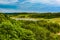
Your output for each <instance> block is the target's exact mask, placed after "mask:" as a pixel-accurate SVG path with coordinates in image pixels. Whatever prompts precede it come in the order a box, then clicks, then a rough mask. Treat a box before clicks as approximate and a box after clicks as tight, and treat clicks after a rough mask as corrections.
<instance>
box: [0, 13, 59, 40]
mask: <svg viewBox="0 0 60 40" xmlns="http://www.w3.org/2000/svg"><path fill="white" fill-rule="evenodd" d="M57 14H59V13H57ZM57 14H39V15H40V16H39V15H38V14H21V15H24V17H26V18H44V19H52V18H59V17H60V16H57ZM19 15H20V14H17V15H16V14H2V13H1V14H0V40H60V35H58V33H59V32H60V24H58V23H53V22H49V20H44V19H43V20H38V21H27V20H14V19H11V18H10V17H16V18H19V17H20V16H19ZM42 15H44V16H42ZM46 15H47V16H46ZM49 15H50V16H49ZM51 15H52V16H51ZM53 16H54V17H53ZM24 17H22V18H24Z"/></svg>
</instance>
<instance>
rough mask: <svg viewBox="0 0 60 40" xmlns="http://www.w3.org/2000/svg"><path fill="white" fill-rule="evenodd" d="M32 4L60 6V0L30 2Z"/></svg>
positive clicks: (33, 0)
mask: <svg viewBox="0 0 60 40" xmlns="http://www.w3.org/2000/svg"><path fill="white" fill-rule="evenodd" d="M29 2H31V3H42V4H48V5H60V0H29Z"/></svg>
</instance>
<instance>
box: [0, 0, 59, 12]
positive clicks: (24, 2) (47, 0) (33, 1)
mask: <svg viewBox="0 0 60 40" xmlns="http://www.w3.org/2000/svg"><path fill="white" fill-rule="evenodd" d="M0 12H60V0H0Z"/></svg>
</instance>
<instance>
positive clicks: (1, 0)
mask: <svg viewBox="0 0 60 40" xmlns="http://www.w3.org/2000/svg"><path fill="white" fill-rule="evenodd" d="M16 2H18V0H0V4H11V3H16Z"/></svg>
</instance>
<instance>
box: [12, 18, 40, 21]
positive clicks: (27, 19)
mask: <svg viewBox="0 0 60 40" xmlns="http://www.w3.org/2000/svg"><path fill="white" fill-rule="evenodd" d="M12 19H15V20H26V21H38V20H39V19H34V18H12Z"/></svg>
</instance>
